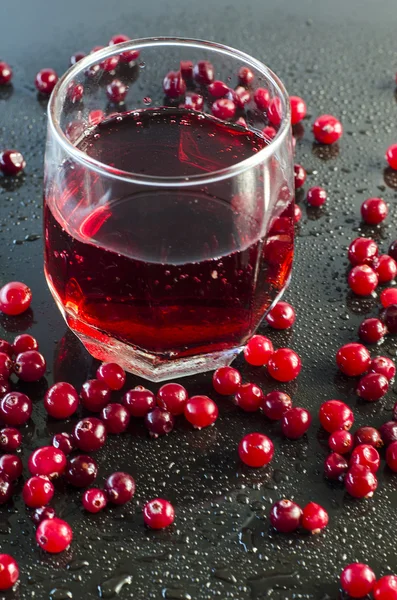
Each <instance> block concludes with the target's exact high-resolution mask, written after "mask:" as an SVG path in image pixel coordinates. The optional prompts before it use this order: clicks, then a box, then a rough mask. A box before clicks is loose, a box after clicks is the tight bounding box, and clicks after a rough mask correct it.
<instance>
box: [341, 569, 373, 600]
mask: <svg viewBox="0 0 397 600" xmlns="http://www.w3.org/2000/svg"><path fill="white" fill-rule="evenodd" d="M375 580H376V577H375V573H374V572H373V570H372V569H370V568H369V566H368V565H364V564H362V563H352V564H351V565H348V566H347V567H345V568H344V569H343V571H342V573H341V576H340V583H341V586H342V590H343V591H344V592H346V593H347V594H349V596H351V597H352V598H363V597H364V596H366V595H367V594H369V593H370V592H371V591H372V588H373V587H374V583H375Z"/></svg>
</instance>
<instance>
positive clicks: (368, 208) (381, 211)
mask: <svg viewBox="0 0 397 600" xmlns="http://www.w3.org/2000/svg"><path fill="white" fill-rule="evenodd" d="M388 212H389V209H388V208H387V204H386V202H385V201H384V200H382V198H368V200H365V201H364V202H363V203H362V205H361V216H362V218H363V221H365V222H366V223H368V224H369V225H378V224H379V223H382V221H384V220H385V219H386V217H387V214H388Z"/></svg>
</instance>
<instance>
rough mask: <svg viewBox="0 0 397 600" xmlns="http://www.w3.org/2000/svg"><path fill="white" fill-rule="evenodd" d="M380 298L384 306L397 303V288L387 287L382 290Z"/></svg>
mask: <svg viewBox="0 0 397 600" xmlns="http://www.w3.org/2000/svg"><path fill="white" fill-rule="evenodd" d="M379 299H380V303H381V304H382V306H383V307H384V308H387V307H388V306H390V305H391V304H397V288H386V289H385V290H383V291H382V293H381V295H380V297H379Z"/></svg>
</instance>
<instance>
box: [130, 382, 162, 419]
mask: <svg viewBox="0 0 397 600" xmlns="http://www.w3.org/2000/svg"><path fill="white" fill-rule="evenodd" d="M122 402H123V404H124V406H125V407H126V409H127V410H128V412H129V413H130V415H131V417H145V416H146V415H147V414H148V413H149V412H150V411H151V410H153V409H154V407H155V406H156V398H155V395H154V394H153V392H151V391H150V390H147V389H146V388H144V387H143V386H142V385H138V386H137V387H135V388H134V389H132V390H128V392H126V393H125V394H124V396H123V399H122Z"/></svg>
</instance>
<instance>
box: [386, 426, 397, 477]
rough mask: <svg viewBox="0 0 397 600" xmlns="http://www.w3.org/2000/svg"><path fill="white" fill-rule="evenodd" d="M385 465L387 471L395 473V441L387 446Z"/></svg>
mask: <svg viewBox="0 0 397 600" xmlns="http://www.w3.org/2000/svg"><path fill="white" fill-rule="evenodd" d="M396 425H397V424H396ZM386 463H387V466H388V467H389V469H391V470H392V471H393V472H394V473H397V441H393V442H391V444H389V445H388V446H387V449H386Z"/></svg>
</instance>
